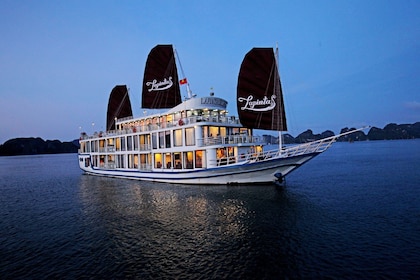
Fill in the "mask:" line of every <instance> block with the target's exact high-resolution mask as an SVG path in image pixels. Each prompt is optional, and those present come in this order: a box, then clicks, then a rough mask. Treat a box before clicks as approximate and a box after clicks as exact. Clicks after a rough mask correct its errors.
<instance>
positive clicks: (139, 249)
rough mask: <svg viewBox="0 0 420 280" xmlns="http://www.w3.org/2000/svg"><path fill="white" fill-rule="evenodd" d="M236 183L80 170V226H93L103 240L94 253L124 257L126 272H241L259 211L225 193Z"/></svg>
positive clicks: (189, 274) (99, 255) (99, 240)
mask: <svg viewBox="0 0 420 280" xmlns="http://www.w3.org/2000/svg"><path fill="white" fill-rule="evenodd" d="M237 188H238V187H226V186H181V185H168V184H162V183H148V182H139V181H129V180H120V179H112V178H103V177H95V176H81V181H80V198H81V201H82V204H83V206H82V209H83V213H84V219H85V224H86V225H94V227H96V235H97V238H99V239H98V240H96V242H99V243H101V244H102V246H99V247H98V250H99V252H97V255H98V258H100V259H102V258H104V256H106V255H108V256H112V257H111V258H109V257H107V258H106V259H107V261H110V260H113V259H114V261H115V262H117V263H121V265H122V267H119V269H121V271H120V272H121V273H122V274H121V275H123V276H127V275H131V276H134V275H138V273H139V271H140V272H141V273H140V274H142V275H149V276H150V275H151V274H153V273H157V274H156V275H159V276H161V275H162V274H163V275H164V274H166V273H168V275H169V274H171V273H175V274H183V273H186V274H185V275H188V277H191V276H192V275H195V274H196V275H197V276H200V275H202V274H201V273H205V274H208V276H210V275H211V274H212V273H213V272H212V271H219V273H222V274H223V273H227V274H228V275H235V276H238V277H239V276H244V273H245V272H246V269H245V268H244V267H245V266H246V265H247V263H248V262H250V261H251V259H246V258H245V256H247V258H249V254H250V253H251V251H252V250H253V249H252V248H251V247H250V246H252V242H249V239H250V238H252V237H253V235H254V232H253V229H252V228H253V227H254V226H255V218H256V215H255V211H254V210H252V209H250V205H248V202H247V201H244V200H243V199H241V198H237V197H236V195H232V194H229V193H230V192H231V191H234V192H236V191H237V190H238V189H237ZM268 188H271V189H272V188H274V186H271V185H269V186H268ZM238 191H239V190H238ZM98 227H99V228H98ZM86 230H89V229H86ZM92 238H95V237H94V236H92ZM241 254H243V256H241ZM110 265H112V264H110ZM113 265H115V264H113ZM232 265H234V266H235V268H233V267H231V266H232ZM248 265H249V264H248ZM231 269H233V270H234V271H230V270H231ZM229 271H230V272H229Z"/></svg>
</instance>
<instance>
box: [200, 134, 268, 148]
mask: <svg viewBox="0 0 420 280" xmlns="http://www.w3.org/2000/svg"><path fill="white" fill-rule="evenodd" d="M263 140H264V139H263V137H261V136H245V135H228V136H216V137H205V138H201V139H198V140H197V142H198V143H197V145H198V146H199V147H203V146H212V145H226V144H240V143H247V144H254V145H260V144H264V143H265V142H264V141H263Z"/></svg>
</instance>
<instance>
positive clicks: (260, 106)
mask: <svg viewBox="0 0 420 280" xmlns="http://www.w3.org/2000/svg"><path fill="white" fill-rule="evenodd" d="M275 99H276V96H275V95H274V94H273V95H272V96H271V98H270V99H268V97H267V96H264V98H263V99H262V100H261V99H255V100H254V96H253V95H249V96H248V97H247V98H244V97H239V98H238V101H239V102H246V103H245V105H244V106H243V107H241V110H249V111H256V112H265V111H270V110H273V109H274V108H275V107H276V101H275Z"/></svg>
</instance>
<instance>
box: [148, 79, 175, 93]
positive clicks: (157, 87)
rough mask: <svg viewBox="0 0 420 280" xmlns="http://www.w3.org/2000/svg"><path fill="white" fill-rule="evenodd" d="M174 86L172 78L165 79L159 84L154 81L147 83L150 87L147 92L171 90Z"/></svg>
mask: <svg viewBox="0 0 420 280" xmlns="http://www.w3.org/2000/svg"><path fill="white" fill-rule="evenodd" d="M172 85H173V82H172V77H169V78H168V79H167V78H164V79H163V81H160V82H158V81H157V80H156V79H154V80H153V81H151V82H146V86H148V87H150V88H148V89H147V90H148V91H149V92H151V91H161V90H165V89H168V88H170V87H171V86H172Z"/></svg>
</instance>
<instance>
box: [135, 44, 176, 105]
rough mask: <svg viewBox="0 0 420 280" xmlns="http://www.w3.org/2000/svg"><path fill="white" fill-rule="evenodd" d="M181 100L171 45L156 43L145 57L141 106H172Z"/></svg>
mask: <svg viewBox="0 0 420 280" xmlns="http://www.w3.org/2000/svg"><path fill="white" fill-rule="evenodd" d="M181 102H182V100H181V93H180V89H179V83H178V72H177V69H176V63H175V55H174V51H173V48H172V45H157V46H156V47H154V48H153V49H152V50H151V51H150V53H149V56H148V57H147V62H146V67H145V70H144V78H143V91H142V107H143V108H155V109H158V108H172V107H175V106H176V105H178V104H180V103H181Z"/></svg>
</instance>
